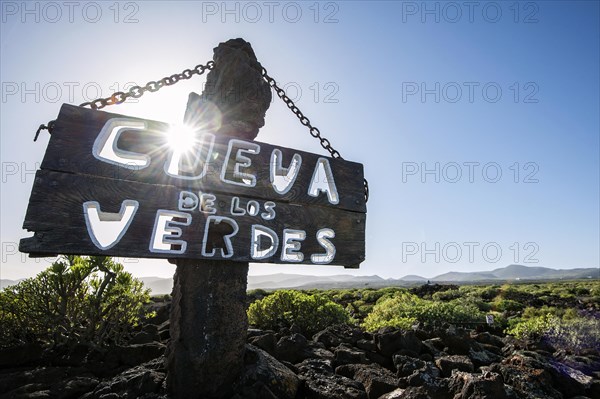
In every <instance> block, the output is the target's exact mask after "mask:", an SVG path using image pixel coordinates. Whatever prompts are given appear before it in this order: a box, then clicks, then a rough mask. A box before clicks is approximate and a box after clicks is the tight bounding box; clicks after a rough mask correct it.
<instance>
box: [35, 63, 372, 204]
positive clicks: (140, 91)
mask: <svg viewBox="0 0 600 399" xmlns="http://www.w3.org/2000/svg"><path fill="white" fill-rule="evenodd" d="M214 66H215V63H214V61H208V62H207V63H206V65H202V64H199V65H196V66H195V67H194V69H185V70H184V71H183V72H181V73H176V74H173V75H171V76H166V77H164V78H162V79H160V80H159V81H154V80H152V81H150V82H148V83H146V85H145V86H143V87H142V86H133V87H131V88H130V89H129V91H127V92H123V91H118V92H116V93H113V95H112V96H110V97H106V98H98V99H96V100H93V101H88V102H85V103H82V104H80V105H79V106H80V107H87V106H89V107H90V108H92V109H94V110H98V109H102V108H104V107H107V106H109V105H115V104H122V103H124V102H125V101H127V99H128V98H130V97H131V98H140V97H141V96H143V95H144V93H146V92H147V91H150V92H155V91H158V90H160V89H161V88H163V87H164V86H171V85H174V84H175V83H177V82H179V81H180V80H188V79H190V78H191V77H193V76H194V75H202V74H203V73H204V72H205V71H206V70H207V69H208V70H212V69H213V68H214ZM262 77H263V79H264V80H265V81H266V82H267V83H268V84H269V86H271V87H272V88H273V89H274V90H275V93H277V95H278V96H279V98H281V99H282V100H283V102H284V103H285V104H286V105H287V106H288V108H289V109H290V110H291V111H292V112H293V113H294V115H296V116H297V117H298V119H299V120H300V123H301V124H303V125H304V126H306V127H307V128H308V129H309V132H310V135H311V136H313V137H314V138H316V139H319V141H320V143H321V147H323V148H324V149H326V150H327V151H329V153H330V154H331V157H332V158H339V159H343V158H342V156H341V155H340V153H339V152H338V150H336V149H335V148H333V147H332V146H331V143H330V142H329V140H328V139H326V138H325V137H323V136H321V131H320V130H319V129H318V128H317V127H315V126H313V125H312V124H311V123H310V119H308V118H307V117H306V116H304V114H303V113H302V111H300V109H299V108H298V107H297V106H296V104H295V103H294V101H292V99H290V98H289V97H288V96H287V95H286V94H285V91H284V90H283V89H282V88H281V87H279V86H278V85H277V82H276V81H275V79H273V78H272V77H270V76H269V74H268V73H267V70H266V69H265V68H263V69H262ZM54 123H55V121H50V122H48V125H47V126H46V125H44V124H42V125H40V127H39V128H38V130H37V132H36V133H35V138H34V139H33V141H36V140H37V138H38V136H39V134H40V132H41V131H42V130H48V132H49V133H52V129H53V128H54ZM364 190H365V201H368V200H369V182H367V179H364Z"/></svg>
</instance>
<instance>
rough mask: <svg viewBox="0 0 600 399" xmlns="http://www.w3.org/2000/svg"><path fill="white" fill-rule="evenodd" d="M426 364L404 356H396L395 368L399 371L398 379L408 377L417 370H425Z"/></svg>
mask: <svg viewBox="0 0 600 399" xmlns="http://www.w3.org/2000/svg"><path fill="white" fill-rule="evenodd" d="M425 364H426V362H425V361H423V360H421V359H415V358H412V357H408V356H403V355H395V356H394V366H395V367H396V370H397V371H398V377H407V376H409V375H411V374H412V373H414V372H415V371H417V370H420V369H423V368H424V367H425Z"/></svg>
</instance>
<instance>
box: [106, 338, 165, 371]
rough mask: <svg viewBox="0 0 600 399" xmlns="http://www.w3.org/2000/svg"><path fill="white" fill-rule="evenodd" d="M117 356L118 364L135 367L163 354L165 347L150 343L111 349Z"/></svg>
mask: <svg viewBox="0 0 600 399" xmlns="http://www.w3.org/2000/svg"><path fill="white" fill-rule="evenodd" d="M113 351H114V352H116V353H117V354H118V358H119V362H120V363H121V364H123V365H126V366H137V365H139V364H142V363H145V362H148V361H150V360H152V359H156V358H157V357H160V356H162V355H163V354H164V353H165V345H163V344H161V343H158V342H152V343H149V344H139V345H127V346H121V347H117V348H115V349H113Z"/></svg>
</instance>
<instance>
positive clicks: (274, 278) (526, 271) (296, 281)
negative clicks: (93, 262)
mask: <svg viewBox="0 0 600 399" xmlns="http://www.w3.org/2000/svg"><path fill="white" fill-rule="evenodd" d="M588 278H596V279H600V269H599V268H579V269H551V268H549V267H540V266H536V267H530V266H523V265H508V266H506V267H501V268H498V269H494V270H492V271H478V272H455V271H451V272H448V273H444V274H440V275H439V276H435V277H432V278H429V279H428V278H426V277H422V276H417V275H407V276H404V277H402V278H400V279H384V278H381V277H379V276H352V275H336V276H306V275H302V274H285V273H275V274H269V275H264V276H248V289H249V290H253V289H257V288H262V289H266V290H274V289H280V288H296V289H344V288H383V287H409V286H414V285H417V284H423V283H426V282H427V281H431V282H436V283H444V282H445V283H453V284H460V283H475V282H490V283H493V282H504V281H506V282H516V281H528V280H532V281H533V280H536V281H544V280H576V279H588ZM140 280H142V281H143V282H144V284H145V285H146V287H148V288H150V289H151V290H152V295H163V294H170V293H171V291H172V289H173V279H172V278H161V277H141V278H140ZM19 281H20V280H6V279H5V280H0V289H4V288H5V287H7V286H8V285H12V284H16V283H18V282H19Z"/></svg>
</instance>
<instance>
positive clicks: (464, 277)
mask: <svg viewBox="0 0 600 399" xmlns="http://www.w3.org/2000/svg"><path fill="white" fill-rule="evenodd" d="M497 278H498V277H497V276H495V275H494V274H492V273H487V272H449V273H444V274H440V275H439V276H435V277H434V278H432V279H431V281H435V282H438V281H447V282H471V281H485V280H495V279H497Z"/></svg>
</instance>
